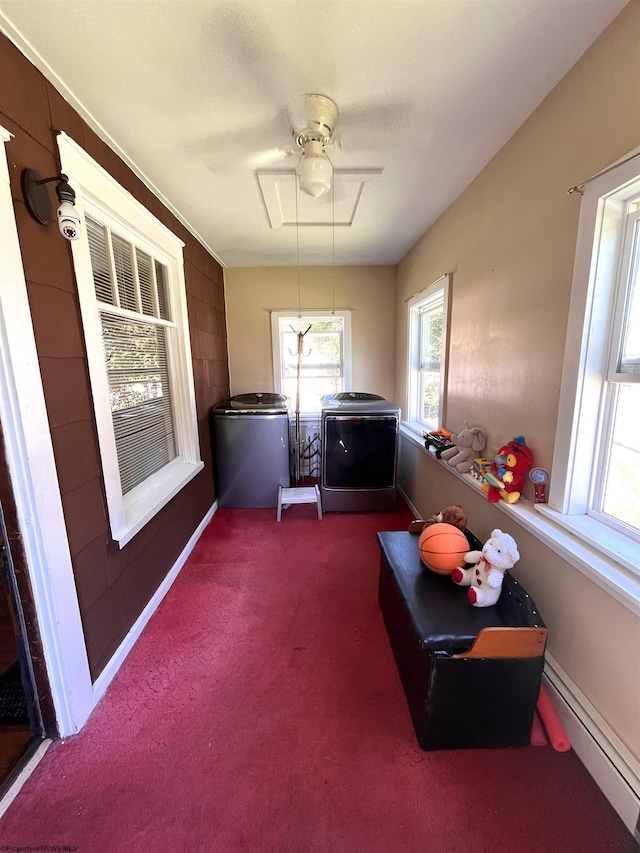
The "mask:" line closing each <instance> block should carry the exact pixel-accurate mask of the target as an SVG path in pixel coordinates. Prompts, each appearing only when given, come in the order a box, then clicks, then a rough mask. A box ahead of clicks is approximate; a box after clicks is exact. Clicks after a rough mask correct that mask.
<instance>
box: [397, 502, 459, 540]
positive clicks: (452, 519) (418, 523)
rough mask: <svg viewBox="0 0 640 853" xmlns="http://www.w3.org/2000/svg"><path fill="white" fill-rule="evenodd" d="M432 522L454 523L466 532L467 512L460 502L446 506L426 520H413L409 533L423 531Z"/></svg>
mask: <svg viewBox="0 0 640 853" xmlns="http://www.w3.org/2000/svg"><path fill="white" fill-rule="evenodd" d="M430 524H452V525H453V526H454V527H457V528H458V530H462V532H463V533H465V534H466V529H467V514H466V512H465V511H464V510H463V509H462V507H461V506H460V505H459V504H455V505H454V506H446V507H445V508H444V509H443V510H441V511H440V512H439V513H438V514H437V515H432V516H431V518H427V519H426V520H424V519H421V518H417V519H416V520H415V521H412V522H411V524H410V525H409V533H422V531H423V530H424V529H425V527H429V525H430Z"/></svg>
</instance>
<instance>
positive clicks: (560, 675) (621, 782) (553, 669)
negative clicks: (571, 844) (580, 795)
mask: <svg viewBox="0 0 640 853" xmlns="http://www.w3.org/2000/svg"><path fill="white" fill-rule="evenodd" d="M545 660H546V662H545V668H544V678H545V682H546V685H547V688H548V691H549V695H550V696H551V699H552V701H553V705H554V707H555V709H556V711H557V713H558V716H559V717H560V720H561V722H562V725H563V726H564V728H565V731H566V733H567V736H568V738H569V741H570V742H571V746H572V747H573V749H574V750H575V753H576V755H577V756H578V758H579V759H580V760H581V761H582V763H583V764H584V766H585V767H586V768H587V770H588V771H589V773H590V774H591V776H592V777H593V779H594V780H595V782H596V784H597V785H598V787H599V788H600V790H601V791H602V792H603V794H604V795H605V797H606V798H607V799H608V800H609V802H610V803H611V805H612V806H613V808H614V809H615V810H616V812H617V813H618V815H619V816H620V818H621V819H622V821H623V822H624V824H625V826H626V827H627V829H628V830H629V832H630V833H631V834H632V835H633V836H634V837H635V839H636V841H640V762H638V760H637V759H636V757H635V756H634V755H633V754H632V753H631V752H630V750H629V749H628V748H627V747H626V746H625V745H624V744H623V743H622V741H621V740H620V738H619V737H618V736H617V735H616V734H615V732H614V731H613V729H612V728H611V726H609V724H608V723H607V722H606V720H605V719H604V718H603V717H602V716H601V715H600V714H599V713H598V711H597V710H596V709H595V708H594V707H593V705H592V704H591V702H589V700H588V699H587V697H586V696H585V695H584V693H582V691H581V690H580V689H579V688H578V687H577V685H576V684H575V683H574V682H573V681H572V680H571V678H570V677H569V676H568V675H567V673H566V672H565V671H564V670H563V669H562V667H561V666H560V665H559V664H558V662H557V661H556V660H555V659H554V658H553V656H552V655H550V654H549V653H548V652H547V653H546V655H545Z"/></svg>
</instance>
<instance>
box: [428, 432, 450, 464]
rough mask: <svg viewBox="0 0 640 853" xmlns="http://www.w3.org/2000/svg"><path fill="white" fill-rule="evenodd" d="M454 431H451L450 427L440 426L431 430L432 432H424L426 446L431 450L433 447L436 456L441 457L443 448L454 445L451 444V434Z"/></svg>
mask: <svg viewBox="0 0 640 853" xmlns="http://www.w3.org/2000/svg"><path fill="white" fill-rule="evenodd" d="M452 435H453V433H452V432H449V430H448V429H445V428H444V427H440V429H434V430H431V432H425V433H423V436H424V446H425V447H426V448H427V450H431V448H433V449H434V450H435V453H436V458H438V459H440V454H441V453H442V451H443V450H447V449H448V448H449V447H452V446H453V445H452V444H451V436H452Z"/></svg>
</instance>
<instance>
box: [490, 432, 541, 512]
mask: <svg viewBox="0 0 640 853" xmlns="http://www.w3.org/2000/svg"><path fill="white" fill-rule="evenodd" d="M532 465H533V453H532V452H531V451H530V450H529V448H528V447H527V445H526V443H525V437H524V436H523V435H517V436H516V437H515V438H514V439H513V440H512V441H509V442H508V443H507V444H504V445H503V446H502V447H501V448H500V449H499V450H498V453H497V455H496V456H495V458H494V460H493V462H492V463H491V469H490V470H489V471H487V472H486V473H485V475H484V482H483V484H482V490H483V491H484V492H486V493H487V500H488V501H489V503H497V502H498V501H499V500H500V498H502V499H503V500H504V501H506V502H507V503H508V504H514V503H515V502H516V501H517V500H518V499H519V497H520V495H521V493H522V488H523V486H524V484H525V474H526V473H527V471H528V470H529V469H530V468H531V466H532Z"/></svg>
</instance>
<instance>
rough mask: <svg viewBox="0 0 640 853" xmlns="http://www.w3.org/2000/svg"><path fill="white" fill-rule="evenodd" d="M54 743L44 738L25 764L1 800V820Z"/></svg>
mask: <svg viewBox="0 0 640 853" xmlns="http://www.w3.org/2000/svg"><path fill="white" fill-rule="evenodd" d="M52 743H53V741H51V740H49V739H45V740H43V741H42V743H41V744H40V745H39V746H38V748H37V749H36V751H35V752H34V753H33V755H32V756H31V758H30V759H29V760H28V761H27V763H26V764H25V765H24V767H23V768H22V770H21V771H20V772H19V773H18V775H17V776H16V778H15V781H14V782H13V784H12V785H11V787H10V788H9V790H8V791H7V792H6V794H5V795H4V796H3V797H2V799H1V800H0V820H2V818H3V817H4V815H5V813H6V811H7V809H8V808H9V806H10V805H11V803H12V802H13V801H14V800H15V798H16V797H17V796H18V794H19V793H20V791H21V790H22V788H23V787H24V784H25V782H26V781H27V779H28V778H29V776H31V774H32V773H33V771H34V770H35V769H36V767H37V766H38V764H40V762H41V761H42V759H43V758H44V756H45V753H46V751H47V750H48V749H49V747H50V746H51V744H52Z"/></svg>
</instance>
